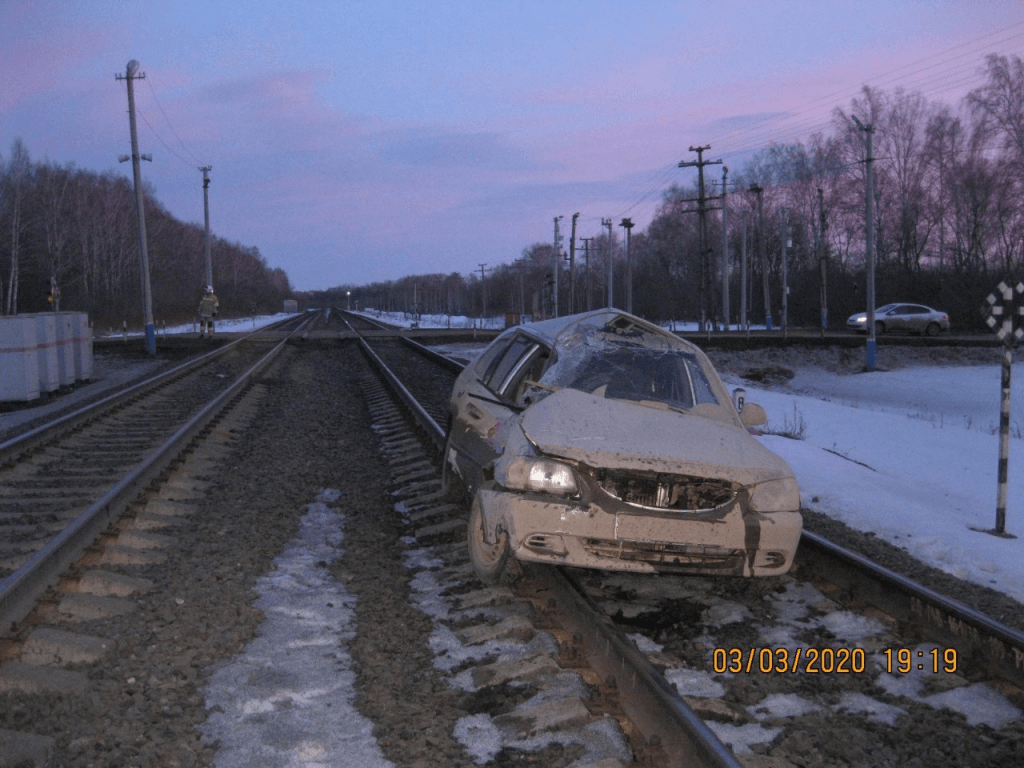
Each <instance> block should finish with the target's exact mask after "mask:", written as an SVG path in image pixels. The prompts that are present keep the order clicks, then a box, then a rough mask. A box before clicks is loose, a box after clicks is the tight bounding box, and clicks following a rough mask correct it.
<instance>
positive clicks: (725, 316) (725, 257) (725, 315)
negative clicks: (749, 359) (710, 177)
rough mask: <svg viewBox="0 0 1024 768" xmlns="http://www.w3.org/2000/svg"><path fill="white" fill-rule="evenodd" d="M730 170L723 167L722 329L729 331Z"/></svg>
mask: <svg viewBox="0 0 1024 768" xmlns="http://www.w3.org/2000/svg"><path fill="white" fill-rule="evenodd" d="M728 194H729V168H728V166H725V165H723V166H722V328H723V329H724V330H726V331H728V330H729V198H728Z"/></svg>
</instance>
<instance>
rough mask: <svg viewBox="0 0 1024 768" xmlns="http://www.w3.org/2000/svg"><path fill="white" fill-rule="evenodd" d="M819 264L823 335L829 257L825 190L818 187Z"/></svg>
mask: <svg viewBox="0 0 1024 768" xmlns="http://www.w3.org/2000/svg"><path fill="white" fill-rule="evenodd" d="M818 265H819V268H820V270H821V336H822V338H824V337H825V331H826V330H827V329H828V259H827V258H826V256H825V192H824V191H823V190H822V188H821V187H818Z"/></svg>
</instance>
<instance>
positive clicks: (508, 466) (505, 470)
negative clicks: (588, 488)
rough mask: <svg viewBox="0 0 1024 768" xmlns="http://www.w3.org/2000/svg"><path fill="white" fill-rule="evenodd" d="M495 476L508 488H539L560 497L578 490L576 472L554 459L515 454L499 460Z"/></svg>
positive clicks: (538, 489) (574, 493)
mask: <svg viewBox="0 0 1024 768" xmlns="http://www.w3.org/2000/svg"><path fill="white" fill-rule="evenodd" d="M494 479H495V480H496V481H497V482H498V483H499V484H501V485H502V486H504V487H505V488H513V489H515V490H519V491H537V492H539V493H552V494H556V495H558V496H575V495H576V494H577V493H579V485H578V483H577V482H576V471H575V470H574V469H573V468H572V467H571V466H569V465H568V464H563V463H562V462H560V461H552V460H551V459H535V458H531V457H529V456H516V457H513V458H511V459H510V460H508V461H500V462H498V465H497V466H496V467H495V468H494Z"/></svg>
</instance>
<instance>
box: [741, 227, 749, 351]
mask: <svg viewBox="0 0 1024 768" xmlns="http://www.w3.org/2000/svg"><path fill="white" fill-rule="evenodd" d="M742 221H743V230H742V232H741V235H740V328H741V329H743V330H746V331H749V330H750V326H748V325H747V217H746V215H744V216H743V217H742Z"/></svg>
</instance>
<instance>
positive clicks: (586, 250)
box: [582, 237, 594, 312]
mask: <svg viewBox="0 0 1024 768" xmlns="http://www.w3.org/2000/svg"><path fill="white" fill-rule="evenodd" d="M593 239H594V238H592V237H584V238H582V240H583V259H584V262H583V263H584V269H583V284H584V286H585V290H586V293H587V301H586V305H587V312H589V311H590V309H591V304H590V298H591V296H590V241H591V240H593Z"/></svg>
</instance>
